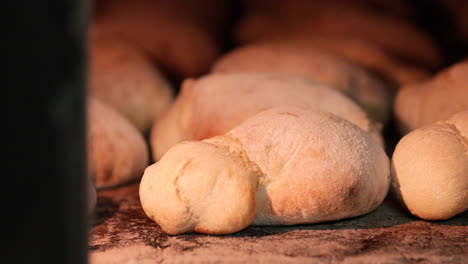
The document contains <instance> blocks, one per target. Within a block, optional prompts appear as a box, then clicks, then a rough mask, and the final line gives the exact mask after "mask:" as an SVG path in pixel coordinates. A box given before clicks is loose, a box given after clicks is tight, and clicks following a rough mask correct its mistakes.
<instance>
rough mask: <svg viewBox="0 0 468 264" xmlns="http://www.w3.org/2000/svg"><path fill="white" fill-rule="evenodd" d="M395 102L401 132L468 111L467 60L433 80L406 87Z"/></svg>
mask: <svg viewBox="0 0 468 264" xmlns="http://www.w3.org/2000/svg"><path fill="white" fill-rule="evenodd" d="M394 104H395V106H394V109H395V115H396V119H397V121H398V123H399V126H400V130H401V131H402V133H408V132H409V131H411V130H414V129H416V128H418V127H421V126H424V125H428V124H431V123H433V122H436V121H438V120H445V119H447V118H449V117H450V116H451V115H453V114H455V113H457V112H460V111H463V110H468V60H465V61H463V62H460V63H458V64H455V65H452V66H451V67H449V68H447V69H445V70H443V71H441V72H440V73H438V74H437V75H436V76H434V77H433V78H432V79H429V80H427V81H424V82H421V83H416V84H410V85H407V86H405V87H403V88H402V89H400V90H399V91H398V93H397V96H396V98H395V103H394Z"/></svg>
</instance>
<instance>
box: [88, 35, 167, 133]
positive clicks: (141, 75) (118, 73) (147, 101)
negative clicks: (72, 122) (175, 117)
mask: <svg viewBox="0 0 468 264" xmlns="http://www.w3.org/2000/svg"><path fill="white" fill-rule="evenodd" d="M89 94H90V95H92V96H94V97H96V98H99V99H100V100H101V101H102V102H105V103H107V104H109V105H111V106H112V107H114V108H115V109H117V110H118V111H119V112H120V113H121V114H123V115H124V116H125V117H126V118H127V119H128V120H129V121H130V122H132V123H133V124H134V125H135V126H136V127H137V128H138V129H139V130H140V131H142V132H144V133H146V132H148V131H149V129H150V127H151V125H152V124H153V122H154V120H155V119H156V118H157V117H158V116H159V115H160V114H161V113H162V112H163V111H165V110H166V108H167V107H168V106H169V104H170V103H171V101H172V91H171V88H170V85H169V82H168V81H167V80H166V78H165V77H164V76H163V75H162V74H161V73H160V72H159V71H158V69H156V68H155V67H154V66H153V65H152V63H151V61H150V60H149V59H148V58H147V57H146V56H145V55H144V54H143V53H141V52H140V51H139V50H137V49H136V48H134V47H131V46H129V45H128V44H127V43H125V42H123V41H121V40H118V39H116V38H112V37H109V36H108V35H106V34H103V33H102V32H99V31H93V32H92V33H91V45H90V81H89Z"/></svg>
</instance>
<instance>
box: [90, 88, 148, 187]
mask: <svg viewBox="0 0 468 264" xmlns="http://www.w3.org/2000/svg"><path fill="white" fill-rule="evenodd" d="M87 109H88V120H87V124H88V146H87V150H88V151H87V152H88V174H89V175H90V177H91V179H92V180H93V181H94V183H95V185H96V187H97V188H101V187H110V186H115V185H119V184H123V183H127V182H129V181H131V180H136V179H138V178H139V177H141V175H142V173H143V171H144V169H145V168H146V166H147V165H148V149H147V145H146V143H145V140H144V138H143V136H142V134H141V133H140V132H139V131H138V130H137V129H136V128H135V127H134V126H133V125H132V124H131V123H130V122H129V121H128V120H127V119H125V117H123V116H122V115H120V114H119V113H118V112H117V111H115V110H114V109H113V108H111V107H110V106H107V105H105V104H104V103H102V102H100V101H99V100H98V99H95V98H92V97H89V98H88V105H87Z"/></svg>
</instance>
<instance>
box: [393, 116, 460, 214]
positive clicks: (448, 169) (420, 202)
mask: <svg viewBox="0 0 468 264" xmlns="http://www.w3.org/2000/svg"><path fill="white" fill-rule="evenodd" d="M392 178H393V187H394V189H395V191H396V193H397V194H398V196H399V197H400V198H401V200H402V201H403V203H404V204H405V205H406V207H407V208H408V209H409V211H410V212H411V213H412V214H413V215H415V216H418V217H420V218H423V219H427V220H445V219H448V218H451V217H453V216H454V215H456V214H459V213H462V212H464V211H465V210H466V209H467V208H468V111H464V112H460V113H457V114H455V115H454V116H453V117H451V118H450V119H448V120H445V121H438V122H436V123H434V124H430V125H427V126H423V127H421V128H418V129H416V130H414V131H412V132H411V133H409V134H407V135H406V136H405V137H403V138H402V139H401V140H400V142H398V144H397V146H396V149H395V152H394V153H393V157H392Z"/></svg>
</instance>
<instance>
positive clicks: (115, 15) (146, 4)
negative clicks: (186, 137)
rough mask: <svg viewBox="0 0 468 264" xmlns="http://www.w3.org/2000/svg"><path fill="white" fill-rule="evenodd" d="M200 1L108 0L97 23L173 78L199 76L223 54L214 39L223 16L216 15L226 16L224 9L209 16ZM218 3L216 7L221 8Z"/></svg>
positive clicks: (95, 20) (97, 25)
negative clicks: (147, 57)
mask: <svg viewBox="0 0 468 264" xmlns="http://www.w3.org/2000/svg"><path fill="white" fill-rule="evenodd" d="M197 2H199V1H178V0H170V1H168V0H160V1H158V0H132V1H127V0H110V1H105V2H104V3H103V4H101V6H100V8H99V10H98V12H96V16H95V19H94V21H93V24H94V26H95V27H98V28H99V29H100V30H102V31H104V32H107V33H110V34H112V35H114V36H117V37H119V38H123V39H124V40H126V41H128V42H130V43H131V44H132V45H135V46H137V47H139V48H141V49H143V50H144V51H145V52H147V53H148V54H149V55H150V56H151V58H152V59H153V60H154V61H156V62H157V63H158V64H159V65H161V66H162V67H163V68H164V69H165V70H167V71H169V72H171V73H172V74H173V75H175V76H177V77H187V76H197V75H199V74H202V73H204V72H206V71H207V70H208V69H209V67H210V65H211V63H212V62H213V61H214V60H215V59H216V57H217V55H218V53H219V47H218V46H219V44H218V42H217V40H216V38H215V37H214V36H213V30H219V29H216V28H218V25H219V24H220V22H219V21H216V19H218V18H219V16H216V15H214V16H213V15H212V14H223V12H222V11H221V10H216V12H210V13H208V12H206V11H204V10H205V9H203V8H200V7H199V5H197ZM204 2H213V1H207V0H205V1H204ZM216 2H221V1H216ZM216 2H214V3H213V5H214V6H215V7H216V6H220V4H219V3H218V4H216ZM198 4H199V3H198ZM205 6H208V7H209V6H210V5H209V3H207V4H206V5H205ZM221 18H222V19H224V16H223V15H221Z"/></svg>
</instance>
